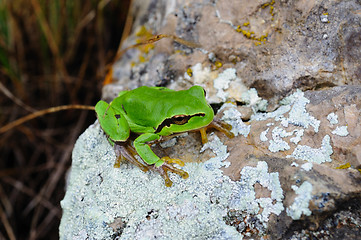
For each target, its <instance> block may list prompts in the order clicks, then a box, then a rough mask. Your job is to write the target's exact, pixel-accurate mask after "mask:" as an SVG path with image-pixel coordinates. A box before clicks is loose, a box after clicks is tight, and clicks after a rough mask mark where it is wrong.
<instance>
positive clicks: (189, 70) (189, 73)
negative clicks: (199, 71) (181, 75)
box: [187, 68, 193, 77]
mask: <svg viewBox="0 0 361 240" xmlns="http://www.w3.org/2000/svg"><path fill="white" fill-rule="evenodd" d="M187 74H188V76H190V77H192V76H193V70H192V69H191V68H188V69H187Z"/></svg>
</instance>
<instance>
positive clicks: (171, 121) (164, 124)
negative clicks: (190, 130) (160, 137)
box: [154, 113, 205, 133]
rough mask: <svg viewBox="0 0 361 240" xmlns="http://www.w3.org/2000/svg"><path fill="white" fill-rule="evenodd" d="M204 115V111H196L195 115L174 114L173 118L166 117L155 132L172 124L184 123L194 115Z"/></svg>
mask: <svg viewBox="0 0 361 240" xmlns="http://www.w3.org/2000/svg"><path fill="white" fill-rule="evenodd" d="M204 116H205V114H204V113H196V114H193V115H177V116H173V117H171V118H166V119H164V120H163V122H162V123H161V124H159V126H158V128H157V129H156V130H155V132H154V133H159V132H161V131H162V129H163V128H164V127H170V125H172V124H176V125H184V124H186V123H187V122H188V121H189V119H191V118H192V117H204ZM180 118H182V120H180Z"/></svg>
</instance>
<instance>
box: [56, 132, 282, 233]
mask: <svg viewBox="0 0 361 240" xmlns="http://www.w3.org/2000/svg"><path fill="white" fill-rule="evenodd" d="M209 140H210V141H209V143H207V144H206V145H205V146H204V147H203V150H205V149H207V148H208V149H210V150H211V151H212V152H213V153H214V155H215V156H214V157H213V158H211V159H210V160H209V161H206V162H205V163H186V165H185V167H184V168H183V169H184V170H186V171H187V172H188V173H189V178H188V179H186V180H184V179H181V178H180V177H179V176H177V175H173V174H171V176H170V178H171V179H172V181H173V186H172V187H170V188H167V187H165V185H164V181H163V179H162V178H161V177H160V176H159V175H158V174H157V173H154V172H151V171H149V172H147V173H144V172H142V171H141V170H139V169H138V168H136V167H134V166H133V165H131V164H128V163H122V164H121V165H120V167H119V168H114V167H113V164H114V161H115V154H114V150H113V148H112V147H111V145H110V144H109V143H108V141H107V140H106V137H105V136H104V134H103V132H102V131H101V129H100V128H99V126H91V127H89V128H88V129H87V130H86V131H85V132H84V134H82V135H81V136H80V137H79V139H78V141H77V143H76V145H75V148H74V152H73V165H72V171H71V173H70V179H69V185H68V190H67V193H66V196H65V198H64V200H63V201H62V202H61V205H62V208H63V217H62V220H61V225H60V238H61V239H77V238H82V239H85V238H89V239H109V238H111V237H112V236H114V234H116V233H115V232H114V231H113V228H111V227H110V224H111V223H112V222H114V221H115V219H122V229H120V230H119V231H118V233H117V234H118V235H119V237H118V239H155V238H156V239H194V238H199V239H207V238H210V239H241V238H242V237H243V235H242V234H241V233H239V232H238V231H237V229H236V228H235V227H233V226H229V225H227V224H226V222H225V220H224V218H225V216H227V212H228V210H229V209H236V210H240V211H242V212H243V213H244V214H246V215H247V214H252V216H253V215H254V216H255V217H257V218H258V219H259V221H260V222H261V223H262V225H263V226H267V221H268V218H269V216H270V214H276V215H279V214H280V212H281V211H282V210H283V205H282V199H283V191H282V188H281V186H280V182H279V177H278V173H273V172H271V173H270V172H268V166H267V163H266V162H259V163H258V165H257V167H245V168H244V169H243V170H242V172H241V175H242V176H241V179H240V180H239V181H236V182H235V181H232V180H231V179H230V178H229V177H228V176H225V175H224V174H223V173H222V171H221V170H220V167H221V166H224V165H228V164H227V162H225V160H226V158H227V156H228V152H227V146H225V145H223V143H222V142H221V141H220V140H219V138H218V137H217V136H216V135H212V136H210V137H209ZM255 183H259V184H261V185H262V186H263V187H265V188H267V189H268V190H269V191H270V192H271V195H270V197H269V198H256V194H255V188H254V184H255ZM112 226H113V225H112ZM258 232H261V231H258ZM261 233H262V232H261Z"/></svg>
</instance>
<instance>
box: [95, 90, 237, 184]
mask: <svg viewBox="0 0 361 240" xmlns="http://www.w3.org/2000/svg"><path fill="white" fill-rule="evenodd" d="M95 112H96V115H97V119H98V122H99V123H100V126H101V128H102V130H103V131H104V132H105V134H106V135H107V137H108V140H109V142H110V143H111V144H112V145H113V146H114V148H115V151H116V154H117V155H118V156H119V158H118V159H126V160H128V161H130V162H131V163H133V164H135V165H137V166H138V167H139V168H140V169H141V170H143V171H144V172H146V171H148V170H149V169H150V168H151V169H153V170H155V171H157V172H159V174H160V175H161V176H162V177H163V179H164V181H165V185H166V186H167V187H170V186H172V184H173V182H172V181H171V180H170V178H169V176H168V173H167V172H168V171H171V172H173V173H176V174H178V175H180V176H181V177H182V178H183V179H186V178H188V177H189V174H188V173H187V172H186V171H184V170H182V169H179V168H177V167H175V166H174V165H173V164H174V163H177V164H178V165H180V166H184V162H183V161H181V160H179V159H173V158H170V157H168V156H165V157H162V158H160V157H159V156H157V155H156V154H155V153H154V152H153V150H152V149H151V145H152V144H154V143H157V142H159V141H160V140H161V139H162V138H164V137H166V136H172V135H174V134H179V133H184V132H188V131H193V130H199V131H200V132H201V137H202V142H203V143H205V142H207V135H206V130H207V128H216V129H218V130H221V131H223V132H225V133H226V134H228V135H231V134H230V132H229V131H228V130H226V128H225V127H224V126H222V124H219V121H214V111H213V109H212V107H211V106H210V104H209V103H208V102H207V101H206V92H205V90H204V89H203V88H202V87H201V86H197V85H195V86H192V87H190V88H189V89H185V90H179V91H176V90H172V89H169V88H166V87H148V86H141V87H138V88H136V89H133V90H125V91H121V92H120V93H119V95H118V97H116V98H115V99H113V101H111V102H110V103H107V102H105V101H103V100H100V101H99V102H98V103H97V104H96V105H95ZM132 135H135V136H136V137H135V139H134V140H133V142H132V144H129V140H130V138H131V136H132ZM230 137H232V136H230ZM136 155H138V156H139V157H140V159H141V160H143V163H142V162H140V161H139V160H138V159H137V158H136Z"/></svg>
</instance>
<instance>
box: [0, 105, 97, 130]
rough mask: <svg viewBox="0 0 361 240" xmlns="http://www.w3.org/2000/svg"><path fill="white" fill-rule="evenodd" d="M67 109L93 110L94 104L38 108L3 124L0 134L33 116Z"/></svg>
mask: <svg viewBox="0 0 361 240" xmlns="http://www.w3.org/2000/svg"><path fill="white" fill-rule="evenodd" d="M69 109H84V110H94V109H95V108H94V106H86V105H76V104H74V105H63V106H57V107H51V108H47V109H44V110H40V111H37V112H34V113H32V114H29V115H27V116H25V117H22V118H19V119H18V120H15V121H13V122H11V123H9V124H6V125H5V126H3V127H1V128H0V134H2V133H5V132H7V131H9V130H10V129H12V128H14V127H17V126H19V125H21V124H23V123H24V122H27V121H30V120H32V119H34V118H37V117H40V116H43V115H45V114H49V113H54V112H59V111H63V110H69Z"/></svg>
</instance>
